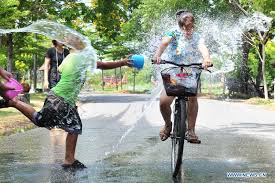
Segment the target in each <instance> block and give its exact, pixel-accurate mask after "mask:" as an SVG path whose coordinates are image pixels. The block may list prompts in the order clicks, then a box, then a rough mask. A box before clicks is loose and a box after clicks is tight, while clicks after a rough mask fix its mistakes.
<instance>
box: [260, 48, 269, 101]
mask: <svg viewBox="0 0 275 183" xmlns="http://www.w3.org/2000/svg"><path fill="white" fill-rule="evenodd" d="M261 44H262V50H261V55H262V75H263V76H262V77H263V82H264V98H265V99H268V91H267V82H266V77H265V45H264V43H261Z"/></svg>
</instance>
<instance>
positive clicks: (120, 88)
mask: <svg viewBox="0 0 275 183" xmlns="http://www.w3.org/2000/svg"><path fill="white" fill-rule="evenodd" d="M119 71H120V90H122V71H121V67H119Z"/></svg>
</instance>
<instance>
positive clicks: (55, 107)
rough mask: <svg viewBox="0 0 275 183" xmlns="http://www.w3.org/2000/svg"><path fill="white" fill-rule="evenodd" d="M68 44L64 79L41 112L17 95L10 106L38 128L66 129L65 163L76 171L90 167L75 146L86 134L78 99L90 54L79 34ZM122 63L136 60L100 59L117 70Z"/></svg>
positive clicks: (103, 65)
mask: <svg viewBox="0 0 275 183" xmlns="http://www.w3.org/2000/svg"><path fill="white" fill-rule="evenodd" d="M66 43H67V44H68V45H70V46H72V47H73V49H71V50H70V54H69V55H68V56H67V57H66V58H65V59H64V60H63V62H62V64H61V65H60V66H59V68H58V70H59V71H60V73H61V79H60V81H59V82H58V83H57V85H56V86H55V87H53V88H52V89H51V90H50V92H49V93H48V95H47V97H46V99H45V102H44V106H43V108H42V109H41V110H40V111H38V112H37V111H36V110H35V109H34V108H33V107H32V106H31V105H28V104H26V103H23V102H21V101H19V100H18V99H16V98H15V99H13V100H9V101H8V105H7V107H14V108H16V109H18V110H19V111H20V112H22V113H23V114H24V115H25V116H26V117H28V118H29V119H30V120H31V121H32V122H33V123H34V124H35V125H36V126H38V127H45V128H47V129H52V128H55V127H57V128H61V129H63V130H65V131H66V132H67V137H66V150H65V160H64V163H63V165H62V166H63V168H64V169H67V170H68V169H69V170H75V169H83V168H86V166H85V165H84V164H83V163H81V162H80V161H78V160H76V159H75V149H76V143H77V138H78V135H79V134H81V133H82V122H81V119H80V117H79V113H78V111H77V106H76V101H77V97H78V94H79V92H80V90H81V88H82V86H83V85H84V81H85V79H86V71H87V69H88V64H87V56H86V55H85V52H84V51H83V50H84V49H85V44H84V43H83V42H82V41H81V40H80V39H79V38H78V37H77V36H75V35H70V36H68V37H66V38H65V44H66ZM85 56H86V57H85ZM90 59H94V58H90ZM121 66H132V63H131V61H130V60H129V59H128V58H124V59H121V60H120V61H117V62H97V68H99V69H113V68H117V67H121Z"/></svg>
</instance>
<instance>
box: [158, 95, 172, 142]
mask: <svg viewBox="0 0 275 183" xmlns="http://www.w3.org/2000/svg"><path fill="white" fill-rule="evenodd" d="M173 100H174V97H170V96H167V95H166V92H165V90H163V91H162V92H161V95H160V101H159V106H160V112H161V115H162V117H163V119H164V121H165V126H164V128H162V129H161V130H160V138H161V140H162V141H164V140H166V139H167V138H168V137H169V136H170V132H171V130H172V122H171V113H172V110H171V107H170V106H171V104H172V102H173Z"/></svg>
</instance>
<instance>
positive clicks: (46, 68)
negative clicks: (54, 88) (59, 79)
mask: <svg viewBox="0 0 275 183" xmlns="http://www.w3.org/2000/svg"><path fill="white" fill-rule="evenodd" d="M50 60H51V59H50V58H48V57H45V62H44V89H48V88H49V81H48V79H49V69H50Z"/></svg>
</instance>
